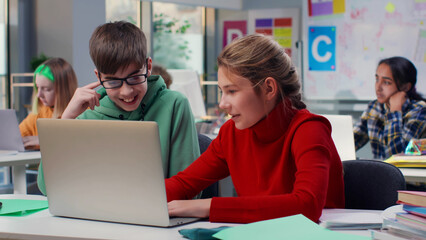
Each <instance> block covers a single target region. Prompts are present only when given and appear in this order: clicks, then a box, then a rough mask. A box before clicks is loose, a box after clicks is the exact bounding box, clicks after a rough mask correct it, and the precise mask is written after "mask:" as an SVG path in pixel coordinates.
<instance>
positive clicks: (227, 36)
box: [222, 20, 247, 47]
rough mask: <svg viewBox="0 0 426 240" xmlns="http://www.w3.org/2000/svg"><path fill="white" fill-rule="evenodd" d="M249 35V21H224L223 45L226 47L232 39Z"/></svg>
mask: <svg viewBox="0 0 426 240" xmlns="http://www.w3.org/2000/svg"><path fill="white" fill-rule="evenodd" d="M245 35H247V21H246V20H241V21H224V22H223V45H222V47H225V46H226V45H228V44H229V43H230V42H232V40H234V39H236V38H240V37H243V36H245Z"/></svg>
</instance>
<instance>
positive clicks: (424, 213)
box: [402, 204, 426, 217]
mask: <svg viewBox="0 0 426 240" xmlns="http://www.w3.org/2000/svg"><path fill="white" fill-rule="evenodd" d="M402 209H403V210H404V211H406V212H408V213H412V214H414V215H418V216H421V217H426V207H419V206H413V205H409V204H403V205H402Z"/></svg>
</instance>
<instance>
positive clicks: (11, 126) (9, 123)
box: [0, 109, 25, 152]
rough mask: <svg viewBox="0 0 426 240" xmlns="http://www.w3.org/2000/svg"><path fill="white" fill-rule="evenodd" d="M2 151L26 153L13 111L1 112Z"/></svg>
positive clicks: (0, 142) (5, 110)
mask: <svg viewBox="0 0 426 240" xmlns="http://www.w3.org/2000/svg"><path fill="white" fill-rule="evenodd" d="M0 150H14V151H19V152H23V151H25V148H24V144H23V142H22V137H21V132H20V130H19V124H18V119H17V118H16V112H15V110H13V109H2V110H0Z"/></svg>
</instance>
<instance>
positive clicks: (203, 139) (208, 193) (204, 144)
mask: <svg viewBox="0 0 426 240" xmlns="http://www.w3.org/2000/svg"><path fill="white" fill-rule="evenodd" d="M211 142H212V140H211V139H210V138H209V137H207V136H206V135H203V134H200V133H199V134H198V143H199V145H200V153H201V154H203V152H204V151H206V150H207V148H208V147H209V145H210V143H211ZM217 196H219V182H215V183H213V184H212V185H210V186H208V187H207V188H206V189H204V190H203V192H202V193H201V198H212V197H217Z"/></svg>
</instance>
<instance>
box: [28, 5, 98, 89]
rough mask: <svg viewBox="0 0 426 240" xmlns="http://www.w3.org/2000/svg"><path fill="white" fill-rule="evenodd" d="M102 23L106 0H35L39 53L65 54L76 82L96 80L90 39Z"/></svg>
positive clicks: (48, 54) (57, 55) (84, 82)
mask: <svg viewBox="0 0 426 240" xmlns="http://www.w3.org/2000/svg"><path fill="white" fill-rule="evenodd" d="M52 11H55V13H52ZM103 23H105V0H38V1H37V13H36V27H37V51H38V54H40V53H44V54H46V55H47V56H51V57H62V58H64V59H65V60H67V61H68V62H70V63H71V64H72V66H73V68H74V71H75V72H76V75H77V79H78V83H79V86H83V85H86V84H88V83H90V82H92V81H94V80H95V76H94V73H93V70H94V69H95V66H94V65H93V63H92V61H91V59H90V56H89V52H88V51H89V39H90V36H91V34H92V32H93V30H94V29H95V28H96V27H97V26H98V25H100V24H103Z"/></svg>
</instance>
